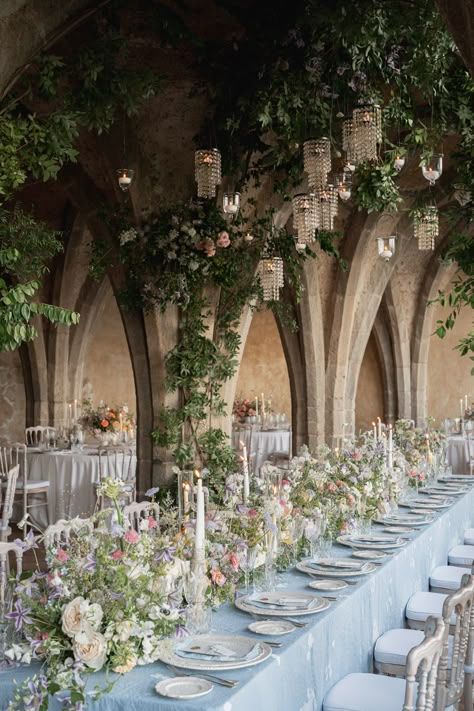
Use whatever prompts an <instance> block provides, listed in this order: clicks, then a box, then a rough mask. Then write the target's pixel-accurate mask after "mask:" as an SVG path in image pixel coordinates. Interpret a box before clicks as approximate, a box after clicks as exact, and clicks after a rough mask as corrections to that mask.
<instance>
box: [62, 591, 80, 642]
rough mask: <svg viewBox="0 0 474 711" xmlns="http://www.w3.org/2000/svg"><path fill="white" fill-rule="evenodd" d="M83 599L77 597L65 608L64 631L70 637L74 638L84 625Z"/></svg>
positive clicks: (63, 617) (63, 615) (63, 616)
mask: <svg viewBox="0 0 474 711" xmlns="http://www.w3.org/2000/svg"><path fill="white" fill-rule="evenodd" d="M84 602H85V601H84V598H83V597H75V598H74V600H71V602H68V604H67V605H65V606H64V607H63V614H62V623H63V624H62V629H63V632H64V634H67V636H68V637H74V636H75V635H76V634H77V633H78V632H80V631H81V629H82V627H83V623H84V618H83V603H84Z"/></svg>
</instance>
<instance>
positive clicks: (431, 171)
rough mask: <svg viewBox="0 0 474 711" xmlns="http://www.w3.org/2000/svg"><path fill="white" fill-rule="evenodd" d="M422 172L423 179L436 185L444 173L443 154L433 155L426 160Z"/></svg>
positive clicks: (422, 165)
mask: <svg viewBox="0 0 474 711" xmlns="http://www.w3.org/2000/svg"><path fill="white" fill-rule="evenodd" d="M421 172H422V173H423V177H424V178H426V180H428V181H429V183H430V184H431V185H434V184H435V183H436V181H437V180H438V178H440V177H441V174H442V172H443V155H442V153H433V155H432V156H431V157H430V158H425V160H424V161H423V162H422V164H421Z"/></svg>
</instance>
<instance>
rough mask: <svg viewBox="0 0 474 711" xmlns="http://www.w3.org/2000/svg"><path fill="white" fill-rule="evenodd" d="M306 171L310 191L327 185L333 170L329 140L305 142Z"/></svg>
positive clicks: (304, 161)
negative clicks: (329, 174)
mask: <svg viewBox="0 0 474 711" xmlns="http://www.w3.org/2000/svg"><path fill="white" fill-rule="evenodd" d="M303 163H304V169H305V171H306V173H307V174H308V186H309V188H310V190H314V189H315V188H322V187H323V186H324V185H326V183H327V178H328V173H329V172H330V170H331V141H330V140H329V138H318V139H316V140H315V139H311V140H309V141H305V142H304V144H303Z"/></svg>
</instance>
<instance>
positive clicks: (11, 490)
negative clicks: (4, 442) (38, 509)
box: [0, 452, 20, 543]
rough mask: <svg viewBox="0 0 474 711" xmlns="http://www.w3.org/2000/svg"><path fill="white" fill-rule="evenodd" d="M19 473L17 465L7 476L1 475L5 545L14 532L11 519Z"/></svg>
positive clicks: (0, 535)
mask: <svg viewBox="0 0 474 711" xmlns="http://www.w3.org/2000/svg"><path fill="white" fill-rule="evenodd" d="M0 454H1V452H0ZM19 471H20V467H19V466H18V464H17V465H16V467H12V468H11V469H9V470H8V471H7V473H6V474H2V473H0V480H1V481H2V487H1V488H0V541H3V542H5V543H6V542H7V541H8V537H9V535H10V534H11V532H12V531H11V528H10V518H11V516H12V513H13V500H14V498H15V491H16V482H17V479H18V473H19ZM3 484H5V486H3Z"/></svg>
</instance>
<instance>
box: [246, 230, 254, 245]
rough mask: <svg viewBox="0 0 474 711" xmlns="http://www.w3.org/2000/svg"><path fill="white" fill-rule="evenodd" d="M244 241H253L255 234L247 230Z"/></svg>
mask: <svg viewBox="0 0 474 711" xmlns="http://www.w3.org/2000/svg"><path fill="white" fill-rule="evenodd" d="M244 242H247V244H250V242H253V234H252V233H251V232H246V233H245V234H244Z"/></svg>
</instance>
